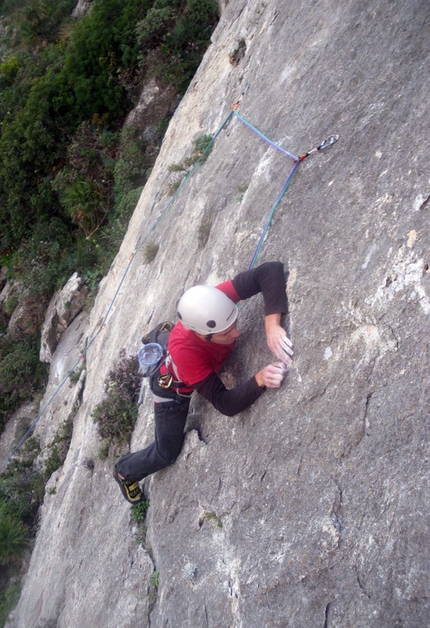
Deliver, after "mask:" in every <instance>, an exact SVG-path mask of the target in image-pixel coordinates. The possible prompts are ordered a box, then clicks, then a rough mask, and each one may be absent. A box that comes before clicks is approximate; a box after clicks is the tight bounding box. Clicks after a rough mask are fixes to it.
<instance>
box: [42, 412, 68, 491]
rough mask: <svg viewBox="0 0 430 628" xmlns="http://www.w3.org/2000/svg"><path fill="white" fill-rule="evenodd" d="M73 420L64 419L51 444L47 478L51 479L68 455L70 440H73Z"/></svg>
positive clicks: (47, 462)
mask: <svg viewBox="0 0 430 628" xmlns="http://www.w3.org/2000/svg"><path fill="white" fill-rule="evenodd" d="M72 432H73V422H72V421H71V420H66V421H64V422H63V423H62V424H61V425H60V427H59V428H58V431H57V433H56V435H55V437H54V438H53V440H52V442H51V443H50V445H49V448H50V450H51V451H50V454H49V456H48V458H47V459H46V460H45V478H46V479H49V478H50V477H51V475H52V474H53V473H54V471H56V470H57V469H59V468H60V467H61V466H62V465H63V464H64V461H65V459H66V457H67V452H68V451H69V447H70V442H71V440H72Z"/></svg>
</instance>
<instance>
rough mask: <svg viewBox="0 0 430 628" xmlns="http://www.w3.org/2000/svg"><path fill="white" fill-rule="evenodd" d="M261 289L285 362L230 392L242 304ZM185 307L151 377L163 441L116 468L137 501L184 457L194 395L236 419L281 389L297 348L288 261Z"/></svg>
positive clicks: (203, 291)
mask: <svg viewBox="0 0 430 628" xmlns="http://www.w3.org/2000/svg"><path fill="white" fill-rule="evenodd" d="M260 292H261V293H262V294H263V299H264V311H265V319H264V325H265V333H266V341H267V345H268V347H269V349H270V350H271V351H272V352H273V354H274V355H275V356H276V358H277V360H278V361H276V362H274V363H272V364H269V365H268V366H266V367H265V368H263V369H262V370H261V371H259V372H258V373H257V374H256V375H254V376H253V377H251V378H250V379H249V380H248V381H247V382H245V383H243V384H240V385H238V386H236V387H235V388H232V389H230V390H228V389H227V388H226V387H225V386H224V384H223V383H222V381H221V379H220V378H219V376H218V373H219V372H220V369H221V367H222V366H223V364H224V363H225V362H226V360H227V358H228V357H229V356H230V354H231V352H232V350H233V348H234V346H235V343H236V340H237V338H238V337H239V336H240V332H239V330H238V328H237V314H238V308H237V305H236V304H237V303H238V302H239V301H241V300H243V299H248V298H250V297H252V296H253V295H255V294H258V293H260ZM177 309H178V317H179V321H178V322H177V323H176V325H175V326H174V327H173V329H172V331H171V333H170V336H169V339H168V343H167V348H168V353H167V358H166V360H165V361H163V363H162V364H161V366H160V367H159V368H158V369H157V370H156V372H155V374H153V375H152V376H151V377H150V387H151V390H152V393H153V396H154V417H155V440H154V442H153V443H152V444H151V445H149V446H148V447H146V449H143V450H141V451H137V452H135V453H129V454H126V455H125V456H122V457H121V458H120V459H119V460H118V462H117V464H116V465H115V469H114V478H115V480H116V481H117V482H118V484H119V485H120V488H121V492H122V494H123V496H124V497H125V499H126V500H127V501H129V502H130V503H132V504H136V503H139V502H141V501H143V500H144V499H145V495H144V492H143V491H142V489H141V487H140V485H139V482H140V481H141V480H143V479H144V478H145V477H147V476H148V475H150V474H152V473H155V472H156V471H159V470H160V469H163V468H165V467H167V466H168V465H170V464H172V463H173V462H175V460H176V459H177V457H178V455H179V453H180V451H181V449H182V445H183V442H184V438H185V435H184V427H185V422H186V418H187V414H188V407H189V404H190V397H191V394H192V393H193V391H197V392H198V393H199V394H200V395H202V396H203V397H205V398H206V399H207V400H208V401H210V402H211V403H212V404H213V406H214V407H215V408H216V409H217V410H219V411H220V412H221V413H222V414H225V415H227V416H234V415H235V414H238V413H239V412H242V411H243V410H245V409H246V408H248V407H249V406H250V405H251V404H253V403H254V401H256V400H257V399H258V398H259V397H260V396H261V395H262V394H263V393H264V391H265V390H266V389H267V388H279V387H280V386H281V383H282V380H283V379H284V377H285V373H286V371H287V367H289V366H290V365H291V364H292V358H291V356H292V355H293V350H292V344H291V341H290V340H289V339H288V337H287V335H286V333H285V330H284V328H283V327H282V326H281V316H282V314H285V313H286V312H287V297H286V287H285V275H284V269H283V265H282V263H280V262H266V263H265V264H262V265H261V266H258V267H257V268H254V269H252V270H248V271H245V272H243V273H240V274H239V275H236V277H235V278H234V279H233V280H231V281H226V282H224V283H221V284H219V285H218V286H216V287H215V288H214V287H210V286H194V287H193V288H190V289H189V290H187V291H186V292H185V294H184V295H183V296H182V298H181V299H180V301H179V304H178V308H177Z"/></svg>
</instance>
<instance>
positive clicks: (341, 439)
mask: <svg viewBox="0 0 430 628" xmlns="http://www.w3.org/2000/svg"><path fill="white" fill-rule="evenodd" d="M225 4H226V8H225V11H224V13H223V16H222V18H221V20H220V22H219V25H218V27H217V29H216V31H215V33H214V36H213V44H212V46H211V47H210V48H209V50H208V52H207V54H206V56H205V58H204V60H203V62H202V64H201V67H200V69H199V71H198V72H197V74H196V76H195V78H194V80H193V82H192V84H191V86H190V88H189V90H188V92H187V94H186V96H185V97H184V99H183V100H182V102H181V103H180V105H179V107H178V109H177V110H176V112H175V115H174V117H173V119H172V122H171V124H170V126H169V129H168V132H167V134H166V136H165V140H164V143H163V147H162V149H161V152H160V155H159V157H158V159H157V162H156V164H155V167H154V170H153V172H152V175H151V177H150V179H149V181H148V183H147V185H146V187H145V189H144V192H143V194H142V197H141V199H140V201H139V204H138V206H137V208H136V211H135V213H134V216H133V218H132V220H131V222H130V225H129V230H128V233H127V235H126V238H125V240H124V242H123V245H122V247H121V250H120V252H119V254H118V256H117V258H116V260H115V262H114V264H113V265H112V268H111V270H110V273H109V275H108V276H107V277H106V279H105V280H104V281H103V282H102V286H101V289H100V292H99V295H98V297H97V300H96V303H95V305H94V309H93V311H92V313H91V317H90V321H89V327H88V329H87V331H86V334H87V336H86V337H87V341H88V345H89V350H88V353H87V363H86V368H87V374H86V387H85V390H84V393H83V398H82V404H81V406H80V409H79V412H78V413H77V415H76V417H75V422H74V432H73V439H72V444H71V448H70V451H69V455H68V457H67V459H66V462H65V464H64V466H63V467H62V469H61V470H59V471H57V472H56V474H54V476H53V477H52V478H51V481H50V485H49V486H50V488H51V489H54V488H55V492H54V490H49V491H47V493H46V498H45V503H44V506H43V509H42V516H41V527H40V532H39V534H38V537H37V541H36V545H35V548H34V552H33V555H32V559H31V564H30V568H29V571H28V574H27V576H26V579H25V583H24V587H23V591H22V595H21V599H20V601H19V604H18V607H17V609H16V610H15V611H14V613H13V614H12V616H11V618H10V621H9V623H8V627H9V628H27V627H28V626H34V627H36V626H37V627H38V628H43V627H44V626H46V625H56V626H57V628H76V627H77V626H93V627H95V628H102V627H103V628H142V627H144V626H145V627H149V626H151V628H162V627H166V626H174V627H175V628H189V627H191V626H192V627H199V628H200V627H202V628H203V627H208V628H227V627H231V628H262V627H265V628H266V627H267V628H269V627H270V628H286V627H287V626H289V627H292V628H303V627H304V626H324V627H325V628H335V627H336V628H387V627H388V626H390V627H391V626H398V627H400V626H401V627H402V628H422V627H423V626H425V625H428V622H429V617H430V608H429V602H428V600H429V599H430V595H429V585H428V582H429V580H428V566H429V557H428V547H429V528H428V521H429V502H428V496H427V498H426V492H427V486H428V454H429V446H428V414H429V396H430V395H429V387H428V372H429V333H428V332H429V315H430V273H429V263H430V260H429V250H430V229H429V209H430V203H429V199H430V180H429V168H428V154H427V153H428V149H427V139H428V137H429V131H430V129H429V125H430V116H429V104H428V93H427V92H428V68H429V64H430V55H429V46H430V36H429V35H430V33H429V8H428V3H427V2H424V1H423V0H410V1H409V2H407V3H405V2H402V1H401V0H394V1H391V0H376V1H375V2H373V3H372V4H371V6H370V5H369V3H368V2H363V0H345V1H344V2H342V3H339V2H336V1H335V0H326V1H325V2H321V1H320V2H312V3H311V4H309V3H298V2H296V3H292V2H286V1H281V0H268V1H267V2H246V1H245V0H230V2H229V3H228V4H227V3H225ZM242 40H243V41H244V42H245V44H246V48H245V49H244V47H243V44H242V45H241V49H242V51H244V55H243V56H242V57H241V58H240V59H239V60H238V62H237V63H236V62H235V63H234V64H232V63H231V62H230V58H231V55H232V54H234V53H235V51H237V50H239V43H240V42H241V41H242ZM234 58H235V59H236V58H237V56H236V57H234ZM237 100H240V109H239V112H240V115H241V116H243V118H244V119H246V120H248V121H250V122H251V123H252V124H253V125H255V126H256V127H257V128H258V129H259V130H260V131H261V132H262V133H264V134H265V135H266V136H267V137H268V138H270V139H271V140H273V141H275V142H277V143H278V144H279V145H281V146H282V147H283V148H285V149H286V150H287V151H289V152H292V153H293V154H300V153H302V152H305V151H306V150H308V149H310V148H312V147H313V146H315V145H316V144H318V143H319V142H320V141H321V140H323V139H324V138H325V137H327V136H329V135H331V134H333V133H336V134H339V136H340V139H339V141H338V143H337V144H335V145H334V146H333V147H332V148H330V149H329V150H327V151H322V152H320V153H317V154H314V155H312V156H310V157H309V158H307V159H306V160H305V161H304V162H303V163H302V164H301V165H300V167H299V168H298V171H297V173H296V175H295V177H294V180H293V182H292V185H291V186H290V188H289V189H288V191H287V193H286V194H285V196H284V197H283V199H282V201H281V202H280V203H279V205H278V207H277V210H276V212H275V214H274V217H273V220H272V224H271V227H270V230H269V233H268V237H267V238H266V240H265V242H264V244H263V247H262V249H261V253H260V255H259V258H258V263H260V262H263V261H266V260H270V259H279V260H281V261H282V262H284V264H285V268H286V270H287V271H288V298H289V307H290V311H289V315H288V317H287V320H286V321H285V324H286V326H287V328H288V331H289V334H290V336H291V338H292V340H293V342H294V347H295V363H294V367H293V368H292V369H291V371H290V373H289V376H288V378H287V381H286V382H285V385H284V386H283V387H282V389H281V390H279V391H268V392H267V393H266V394H265V395H264V396H263V397H262V398H261V399H259V400H258V402H257V403H255V404H254V406H253V407H252V408H251V409H249V410H247V411H246V412H244V413H242V414H241V415H239V416H236V417H234V418H227V417H224V416H222V415H220V414H219V413H217V412H216V411H215V410H214V409H213V408H212V407H211V406H210V405H209V404H207V403H206V402H205V401H204V400H202V399H200V398H196V399H195V400H194V402H193V412H192V413H191V414H190V421H189V427H188V430H189V433H188V434H187V438H186V443H185V446H184V449H183V452H182V453H181V456H180V458H179V459H178V461H177V462H176V463H175V464H174V465H173V466H172V467H170V468H168V469H166V470H164V471H162V472H160V473H158V474H156V475H155V476H153V478H152V479H151V481H150V487H149V489H150V499H151V503H150V509H149V513H148V517H147V536H146V539H145V540H144V545H143V546H142V543H136V535H137V530H136V528H135V525H134V524H133V523H132V520H131V516H130V509H129V507H128V505H127V504H126V502H125V501H124V500H123V499H122V497H121V496H120V493H119V490H118V487H117V486H116V484H115V483H114V482H113V480H112V476H111V472H112V465H113V462H114V461H113V460H108V461H104V462H102V461H101V460H100V459H99V457H98V449H99V447H100V440H99V438H98V436H97V430H96V427H95V425H94V424H93V422H92V419H91V411H92V410H93V408H94V407H95V405H96V404H97V403H98V402H99V401H100V399H101V398H102V396H103V382H104V380H105V378H106V375H107V374H108V372H109V370H110V369H111V368H112V366H113V364H114V363H115V362H116V361H117V359H118V356H119V353H120V350H121V349H122V348H125V349H126V350H127V351H128V352H129V353H136V352H137V350H138V348H139V346H140V338H141V336H142V332H143V331H147V330H148V329H149V328H150V327H151V326H153V325H155V323H157V322H158V321H160V320H163V319H165V318H173V317H174V316H175V304H176V302H177V299H178V298H179V297H180V295H181V294H182V292H183V291H184V289H185V288H187V287H189V286H191V285H193V284H195V283H199V282H202V283H203V282H207V283H211V284H214V283H215V282H217V281H220V280H223V279H225V278H228V277H231V276H233V275H234V274H235V273H236V272H239V271H241V270H243V269H245V268H246V267H247V265H248V264H249V262H250V259H251V256H252V254H253V252H254V250H255V246H256V244H257V241H258V238H259V237H260V235H261V233H262V229H263V226H264V223H265V221H266V219H267V217H268V215H269V212H270V210H271V208H272V206H273V204H274V203H275V200H276V197H277V195H278V193H279V191H280V189H281V188H282V186H283V184H284V182H285V180H286V178H287V175H288V173H289V172H290V169H291V166H292V161H291V159H289V158H288V157H286V156H285V155H284V154H282V153H280V152H279V151H277V150H276V149H275V148H273V147H272V146H271V145H269V144H268V143H267V142H265V141H264V140H263V139H262V138H261V137H259V136H257V135H256V134H255V133H254V132H253V131H252V130H251V129H250V128H248V127H247V126H245V125H244V124H243V123H242V122H241V121H240V120H239V119H238V118H237V117H234V118H232V119H231V120H230V122H229V124H228V126H227V127H226V128H225V130H224V131H222V132H221V133H220V134H219V135H218V137H217V140H216V142H215V144H214V146H213V149H212V152H211V154H210V156H209V158H208V159H207V161H206V162H205V163H204V164H203V165H201V166H199V167H198V168H196V170H195V171H194V173H193V175H192V176H191V177H190V178H189V179H188V180H187V182H186V183H185V185H184V186H183V187H182V188H181V189H180V191H179V193H178V196H177V197H175V199H174V201H173V202H171V196H169V192H168V190H169V187H170V185H171V183H172V181H173V180H174V177H175V176H177V175H174V174H173V173H172V172H171V171H170V170H169V166H170V165H172V164H178V163H181V162H182V161H183V160H184V159H185V158H187V157H188V156H189V155H190V154H191V152H192V149H193V144H194V141H195V140H196V139H197V138H199V137H200V136H201V135H204V134H208V133H215V132H216V131H217V130H218V129H219V128H220V126H221V124H222V122H223V121H224V120H225V119H226V117H227V116H228V115H229V112H230V105H231V104H232V103H234V102H235V101H237ZM166 208H167V209H166ZM156 221H157V224H156V228H155V229H154V230H153V231H151V227H152V226H153V225H154V223H155V222H156ZM203 232H204V237H203V236H202V234H203ZM149 234H150V235H149ZM149 240H150V241H151V242H154V243H155V244H158V245H159V251H158V254H157V256H156V257H155V260H154V261H153V262H152V263H150V264H148V263H147V262H146V261H145V256H144V246H145V243H146V242H148V241H149ZM130 254H134V256H133V258H132V264H129V259H130ZM102 322H104V324H103V325H101V323H102ZM240 323H241V328H242V332H243V335H242V338H241V339H240V341H239V343H238V346H237V350H236V351H235V354H234V357H233V359H232V361H231V363H230V364H229V373H230V378H231V379H232V380H234V379H238V380H244V379H245V378H247V377H249V376H250V375H251V374H252V373H255V372H256V371H257V370H259V369H260V368H262V367H263V366H265V365H266V364H268V363H269V362H270V361H271V359H272V357H271V355H270V353H269V351H268V349H267V347H266V345H265V339H264V333H263V315H262V304H261V300H260V299H259V298H255V299H252V300H250V301H248V302H247V303H246V304H243V305H241V308H240ZM65 340H66V336H64V337H63V339H62V342H61V343H60V346H59V348H58V349H57V351H56V354H55V356H54V360H53V364H52V365H51V377H52V381H51V383H50V387H49V389H48V391H47V395H50V394H52V392H53V391H54V390H55V389H56V386H58V382H59V381H61V373H64V369H65V368H66V365H65V364H64V362H65V355H66V353H65V352H64V351H65V350H64V349H62V347H63V345H62V343H63V342H65ZM78 344H79V343H78ZM78 344H77V345H76V347H75V349H73V347H74V345H73V344H72V345H70V347H69V350H68V351H69V352H68V353H67V359H68V360H72V358H73V350H75V351H76V355H78V351H79V350H80V347H79V346H78ZM72 361H73V360H72ZM60 366H61V368H60ZM60 371H61V372H60ZM72 393H73V390H70V389H69V388H68V387H67V390H66V387H64V388H63V389H62V392H61V394H59V395H58V397H57V398H56V400H55V404H53V405H54V407H50V408H49V409H48V410H47V412H46V413H45V414H44V415H43V416H42V418H41V420H40V422H39V424H38V426H37V430H38V432H39V434H40V435H41V436H43V435H44V434H47V435H48V433H49V434H51V432H50V426H52V425H53V424H54V423H55V422H56V421H58V422H59V421H61V418H62V411H61V408H62V407H63V412H65V411H66V410H64V404H65V402H67V395H72ZM63 418H64V417H63ZM151 439H152V408H151V400H150V398H149V395H148V394H147V395H146V398H145V401H144V403H143V404H142V406H141V407H140V412H139V421H138V424H137V427H136V430H135V433H134V436H133V440H132V448H133V449H134V450H135V449H137V448H141V447H143V446H144V445H146V444H147V443H149V442H150V440H151ZM88 460H91V461H93V463H94V464H93V465H91V464H89V463H88ZM154 571H155V572H156V575H155V576H154V575H153V576H152V579H151V578H150V576H151V573H152V572H154ZM157 581H158V588H156V587H154V586H153V585H154V584H155V583H156V582H157ZM151 583H152V584H151ZM49 622H51V623H50V624H49Z"/></svg>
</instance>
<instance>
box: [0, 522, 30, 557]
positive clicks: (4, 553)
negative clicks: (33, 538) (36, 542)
mask: <svg viewBox="0 0 430 628" xmlns="http://www.w3.org/2000/svg"><path fill="white" fill-rule="evenodd" d="M28 542H29V535H28V528H27V526H25V525H24V524H23V523H22V521H20V520H19V519H18V518H16V517H13V516H8V517H2V518H1V519H0V564H2V565H6V564H7V563H9V562H10V561H12V562H16V561H17V560H18V559H19V558H20V556H21V555H22V553H23V552H24V550H25V548H26V547H27V545H28Z"/></svg>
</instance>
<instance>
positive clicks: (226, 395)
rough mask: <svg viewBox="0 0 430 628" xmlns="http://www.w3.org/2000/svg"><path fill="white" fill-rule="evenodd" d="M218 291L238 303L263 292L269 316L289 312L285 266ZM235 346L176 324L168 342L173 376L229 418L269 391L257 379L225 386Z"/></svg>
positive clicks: (255, 272)
mask: <svg viewBox="0 0 430 628" xmlns="http://www.w3.org/2000/svg"><path fill="white" fill-rule="evenodd" d="M216 287H217V288H218V289H219V290H221V291H222V292H224V293H225V294H227V296H229V297H230V299H231V300H232V301H234V302H235V303H238V302H239V301H241V300H244V299H249V298H250V297H252V296H254V295H255V294H258V293H260V292H261V293H262V294H263V298H264V313H265V316H268V315H270V314H277V313H280V314H285V313H286V312H287V298H286V291H285V275H284V267H283V265H282V263H281V262H266V263H265V264H262V265H261V266H258V267H257V268H254V269H252V270H248V271H245V272H243V273H240V274H239V275H236V277H235V278H234V279H233V280H231V281H226V282H224V283H221V284H219V285H218V286H216ZM234 346H235V342H233V343H232V344H229V345H220V344H216V343H211V342H207V341H206V340H202V339H201V338H199V337H198V336H197V335H196V334H195V333H194V332H193V331H191V330H189V329H185V327H184V326H183V325H182V323H181V322H178V323H176V325H175V327H174V328H173V330H172V332H171V334H170V338H169V342H168V349H169V353H170V355H171V358H172V360H173V363H174V365H175V368H176V373H174V372H173V370H172V366H170V370H171V373H172V375H173V376H174V377H179V378H180V380H181V381H182V382H183V383H184V384H185V385H186V386H187V387H188V388H190V389H195V390H197V392H198V393H199V394H200V395H202V396H203V397H205V398H206V399H208V400H209V401H210V402H211V403H212V404H213V405H214V407H215V408H216V409H217V410H219V411H220V412H221V413H222V414H225V415H227V416H233V415H235V414H238V413H239V412H242V411H243V410H245V409H246V408H248V407H249V406H250V405H251V404H252V403H254V401H255V400H256V399H258V397H260V396H261V395H262V394H263V392H264V390H265V389H264V388H261V387H260V386H259V385H258V384H257V382H256V379H255V377H251V378H250V379H249V380H248V381H246V382H244V383H243V384H240V385H238V386H236V387H235V388H232V389H230V390H227V388H226V387H225V386H224V384H223V383H222V381H221V380H220V378H219V377H218V375H217V373H219V371H220V369H221V367H222V366H223V364H224V363H225V362H226V360H227V359H228V357H229V356H230V354H231V352H232V350H233V349H234Z"/></svg>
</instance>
